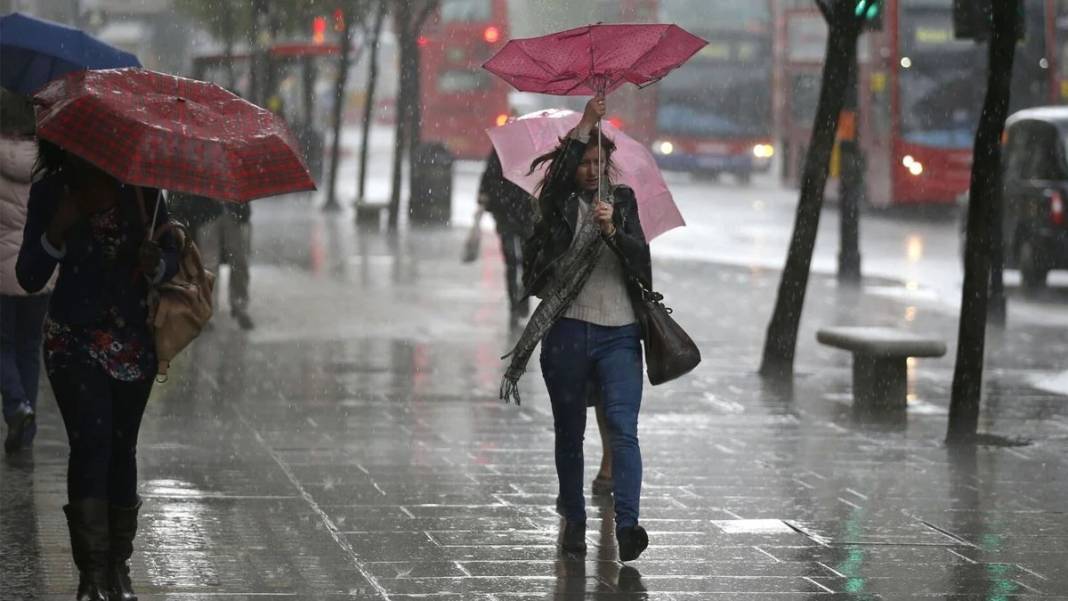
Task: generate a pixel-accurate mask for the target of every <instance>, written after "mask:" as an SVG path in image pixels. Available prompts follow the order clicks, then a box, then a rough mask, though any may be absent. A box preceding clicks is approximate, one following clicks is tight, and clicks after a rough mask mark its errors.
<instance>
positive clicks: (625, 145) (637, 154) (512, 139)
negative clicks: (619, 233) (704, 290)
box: [486, 109, 686, 240]
mask: <svg viewBox="0 0 1068 601" xmlns="http://www.w3.org/2000/svg"><path fill="white" fill-rule="evenodd" d="M581 117H582V115H580V114H579V113H576V112H574V111H568V110H558V109H549V110H544V111H537V112H534V113H530V114H528V115H523V116H522V117H519V118H518V119H516V120H515V121H513V122H511V123H509V124H507V125H503V126H501V127H495V128H492V129H488V130H486V133H487V134H489V137H490V140H492V141H493V147H494V148H495V149H496V150H497V156H499V157H500V159H501V168H502V170H503V172H504V176H505V177H506V178H508V180H510V181H512V182H513V183H515V184H516V185H518V186H519V187H520V188H523V189H524V190H526V191H527V192H529V193H531V194H534V189H535V187H536V186H537V185H538V182H540V181H541V180H542V178H543V177H545V165H544V164H543V165H542V167H541V168H540V169H539V170H538V171H535V172H534V173H532V174H528V172H529V171H530V163H531V161H533V160H534V158H536V157H538V156H540V155H542V154H544V153H546V152H549V151H550V150H552V149H553V148H555V147H556V145H557V144H559V143H560V138H562V137H564V136H566V135H567V133H568V132H569V131H571V129H572V128H573V127H575V126H576V125H578V122H579V119H581ZM602 127H603V128H604V133H605V135H606V136H608V137H609V138H611V139H612V141H613V142H615V144H616V151H615V153H614V154H613V155H612V160H613V162H614V163H615V165H616V168H617V169H618V170H619V177H618V178H617V179H616V183H620V184H626V185H627V186H630V187H631V188H633V189H634V195H635V196H636V197H637V199H638V217H639V218H640V219H641V221H642V229H643V230H644V231H645V237H646V239H647V240H652V239H653V238H656V237H657V236H659V235H660V234H663V233H664V232H666V231H668V230H670V229H673V228H676V227H679V226H682V225H686V222H685V221H683V219H682V215H681V214H680V213H679V209H678V207H676V206H675V200H674V199H673V198H672V196H671V192H670V191H669V190H668V187H667V184H666V183H664V176H663V175H661V174H660V169H659V168H657V166H656V161H655V160H654V159H653V155H652V154H650V153H649V151H648V150H647V149H646V148H645V146H643V145H642V144H640V143H639V142H637V141H636V140H634V139H633V138H631V137H629V136H627V135H626V134H624V133H623V132H622V131H620V130H619V129H618V128H616V127H615V126H613V125H612V124H611V123H608V122H605V123H603V124H602Z"/></svg>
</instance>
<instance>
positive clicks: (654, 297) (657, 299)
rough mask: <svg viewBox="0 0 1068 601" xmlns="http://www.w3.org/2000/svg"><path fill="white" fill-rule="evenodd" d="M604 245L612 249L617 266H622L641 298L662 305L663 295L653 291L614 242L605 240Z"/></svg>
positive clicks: (650, 285)
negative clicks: (617, 261)
mask: <svg viewBox="0 0 1068 601" xmlns="http://www.w3.org/2000/svg"><path fill="white" fill-rule="evenodd" d="M605 244H606V245H607V246H608V248H611V249H612V252H614V253H616V256H617V257H619V264H620V265H622V266H623V271H624V272H625V273H626V274H627V277H628V278H630V280H631V281H632V282H634V283H635V284H636V285H637V286H638V288H640V289H641V291H642V298H644V299H645V300H647V301H651V302H654V303H657V304H662V303H663V301H664V295H663V294H660V293H659V292H657V291H656V290H653V286H652V284H650V283H649V282H647V281H646V280H645V278H644V277H643V276H642V274H641V273H639V272H638V270H637V269H635V268H634V267H633V266H632V265H631V264H630V263H629V262H628V261H627V258H626V257H624V256H623V251H621V250H619V247H618V246H616V244H615V242H613V241H612V240H611V239H607V238H606V239H605ZM665 309H667V311H668V312H671V309H668V308H667V307H665Z"/></svg>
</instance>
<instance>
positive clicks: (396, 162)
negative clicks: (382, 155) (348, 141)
mask: <svg viewBox="0 0 1068 601" xmlns="http://www.w3.org/2000/svg"><path fill="white" fill-rule="evenodd" d="M400 46H401V47H400V54H401V57H400V62H401V76H400V85H399V86H398V90H397V134H396V140H395V141H394V145H393V181H392V186H391V188H390V195H389V220H388V226H389V229H390V230H395V229H397V224H398V223H399V221H400V198H401V180H402V173H401V170H402V168H403V166H404V156H405V154H406V153H410V151H411V148H409V146H408V143H409V142H410V141H411V131H410V128H411V117H412V110H411V102H412V99H411V94H412V84H411V75H410V71H409V69H408V68H407V66H406V65H407V64H408V63H409V61H410V60H411V59H410V58H409V57H410V55H411V52H412V49H411V48H409V46H415V47H416V51H417V50H418V47H417V46H416V44H414V43H411V44H408V43H406V40H402V41H401V44H400Z"/></svg>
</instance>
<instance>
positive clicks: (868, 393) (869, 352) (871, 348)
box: [816, 327, 946, 412]
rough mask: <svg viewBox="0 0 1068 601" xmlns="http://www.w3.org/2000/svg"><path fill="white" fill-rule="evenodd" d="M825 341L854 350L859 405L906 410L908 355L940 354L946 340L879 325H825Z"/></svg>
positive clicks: (822, 338) (822, 336)
mask: <svg viewBox="0 0 1068 601" xmlns="http://www.w3.org/2000/svg"><path fill="white" fill-rule="evenodd" d="M816 340H818V341H820V342H821V343H822V344H826V345H828V346H833V347H835V348H840V349H844V350H847V351H850V352H852V353H853V400H854V403H855V405H856V406H857V407H858V408H863V409H868V410H872V411H880V412H881V411H903V410H904V409H905V396H906V389H907V378H906V374H907V372H908V359H909V357H941V356H942V355H945V354H946V343H944V342H942V341H941V340H938V339H937V338H929V337H925V336H919V335H916V334H912V333H910V332H905V331H902V330H895V329H893V328H879V327H834V328H822V329H821V330H820V331H819V332H817V333H816Z"/></svg>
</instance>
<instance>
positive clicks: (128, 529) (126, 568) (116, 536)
mask: <svg viewBox="0 0 1068 601" xmlns="http://www.w3.org/2000/svg"><path fill="white" fill-rule="evenodd" d="M140 509H141V502H140V501H138V502H137V504H136V505H134V506H133V507H119V506H117V505H112V506H111V507H110V511H109V513H108V517H109V518H110V520H111V557H110V560H109V562H108V563H109V565H108V588H109V590H110V591H111V601H137V593H135V592H134V590H133V583H132V582H130V565H129V563H127V562H129V560H130V556H131V555H133V539H134V536H135V535H136V534H137V512H138V511H139V510H140Z"/></svg>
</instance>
